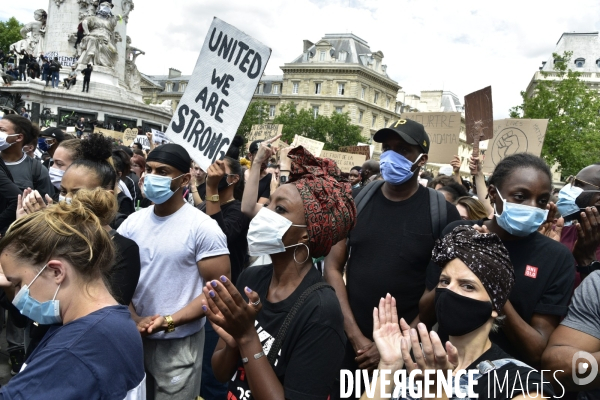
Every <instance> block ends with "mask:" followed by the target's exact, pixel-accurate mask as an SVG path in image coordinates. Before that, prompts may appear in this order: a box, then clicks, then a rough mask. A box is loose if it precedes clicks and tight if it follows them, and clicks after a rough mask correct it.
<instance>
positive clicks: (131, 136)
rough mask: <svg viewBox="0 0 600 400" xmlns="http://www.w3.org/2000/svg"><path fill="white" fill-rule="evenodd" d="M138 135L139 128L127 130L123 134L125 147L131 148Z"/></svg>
mask: <svg viewBox="0 0 600 400" xmlns="http://www.w3.org/2000/svg"><path fill="white" fill-rule="evenodd" d="M137 134H138V130H137V128H133V129H129V128H127V129H125V132H123V144H124V145H125V146H131V143H133V141H134V140H135V138H136V137H137Z"/></svg>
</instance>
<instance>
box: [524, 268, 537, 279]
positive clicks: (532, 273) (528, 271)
mask: <svg viewBox="0 0 600 400" xmlns="http://www.w3.org/2000/svg"><path fill="white" fill-rule="evenodd" d="M537 273H538V268H537V267H534V266H531V265H528V266H527V267H525V276H528V277H530V278H533V279H535V278H537Z"/></svg>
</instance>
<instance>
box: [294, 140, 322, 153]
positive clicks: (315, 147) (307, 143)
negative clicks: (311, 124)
mask: <svg viewBox="0 0 600 400" xmlns="http://www.w3.org/2000/svg"><path fill="white" fill-rule="evenodd" d="M298 146H302V147H304V148H305V149H306V150H308V151H309V152H310V154H312V155H313V156H315V157H320V156H321V151H322V150H323V146H325V143H323V142H319V141H318V140H314V139H309V138H305V137H304V136H298V135H296V136H295V137H294V142H293V143H292V147H298Z"/></svg>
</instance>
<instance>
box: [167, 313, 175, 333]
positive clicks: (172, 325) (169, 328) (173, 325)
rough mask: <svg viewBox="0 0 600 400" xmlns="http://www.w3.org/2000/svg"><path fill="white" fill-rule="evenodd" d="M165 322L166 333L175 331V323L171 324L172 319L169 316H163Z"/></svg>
mask: <svg viewBox="0 0 600 400" xmlns="http://www.w3.org/2000/svg"><path fill="white" fill-rule="evenodd" d="M165 321H166V322H167V333H171V332H173V331H174V330H175V322H173V317H171V316H170V315H165Z"/></svg>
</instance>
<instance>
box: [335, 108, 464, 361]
mask: <svg viewBox="0 0 600 400" xmlns="http://www.w3.org/2000/svg"><path fill="white" fill-rule="evenodd" d="M374 140H375V141H376V142H380V143H382V149H383V153H382V154H381V157H380V171H381V175H382V177H383V179H384V180H383V181H374V182H372V183H370V184H369V185H367V186H366V187H364V188H363V189H362V191H361V192H360V194H359V195H358V196H357V197H356V199H355V201H356V205H357V210H358V218H357V223H356V227H355V228H354V229H353V230H352V232H351V233H350V236H349V240H348V242H346V241H341V242H339V243H338V244H336V245H335V246H334V248H333V249H332V251H331V253H330V254H329V256H327V258H326V259H325V279H326V280H327V282H328V283H330V284H331V285H332V286H333V287H334V288H335V291H336V294H337V296H338V299H339V301H340V305H341V306H342V312H343V313H344V327H345V331H346V335H347V337H348V344H347V349H346V357H345V360H344V364H343V365H342V368H344V369H351V370H356V369H357V368H360V369H369V370H372V369H374V368H375V367H376V366H377V363H378V362H379V353H378V351H377V347H376V346H375V345H374V343H373V340H372V332H373V308H374V307H376V306H377V305H378V304H379V299H380V298H381V297H382V296H385V295H386V293H390V294H391V295H392V296H394V297H395V298H396V300H397V307H398V316H399V318H404V319H405V321H406V322H407V323H414V324H415V325H416V323H417V322H418V319H417V316H418V313H419V310H418V304H419V299H420V298H421V295H422V294H423V292H424V290H425V274H426V268H427V264H428V262H429V260H430V258H431V250H432V249H433V245H434V241H435V240H436V239H437V238H438V237H439V235H440V234H441V230H442V229H443V227H444V226H445V225H446V223H449V222H452V221H458V220H460V215H459V213H458V211H457V209H456V207H455V206H453V205H452V204H450V203H448V202H446V201H445V199H444V197H443V195H441V194H439V193H437V192H435V191H434V190H430V189H427V188H425V187H423V186H421V185H419V182H418V179H419V173H418V172H419V169H420V168H421V167H422V166H424V165H425V163H426V162H427V153H428V152H429V147H430V141H429V136H428V135H427V133H426V132H425V128H424V127H423V125H421V124H419V123H417V122H415V121H411V120H408V119H400V120H398V121H394V122H393V123H392V125H391V126H390V127H389V128H385V129H381V130H379V131H378V132H377V133H376V134H375V136H374ZM363 168H364V167H363ZM434 222H435V225H436V230H437V232H435V230H434ZM440 225H441V229H440V228H439V226H440ZM348 254H351V257H349V258H348ZM346 261H348V265H347V268H346V284H344V281H343V279H342V274H343V270H344V265H345V264H346Z"/></svg>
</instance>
